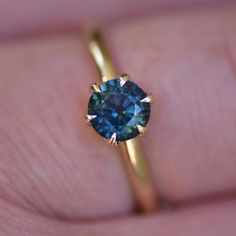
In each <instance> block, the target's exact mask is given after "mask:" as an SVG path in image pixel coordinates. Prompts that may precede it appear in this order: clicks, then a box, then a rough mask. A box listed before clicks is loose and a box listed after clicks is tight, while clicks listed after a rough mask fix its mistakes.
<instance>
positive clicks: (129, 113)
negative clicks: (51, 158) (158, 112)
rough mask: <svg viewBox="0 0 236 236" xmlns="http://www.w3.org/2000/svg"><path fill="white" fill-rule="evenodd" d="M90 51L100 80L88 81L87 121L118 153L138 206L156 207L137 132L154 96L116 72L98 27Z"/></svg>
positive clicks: (143, 209) (143, 208) (142, 208)
mask: <svg viewBox="0 0 236 236" xmlns="http://www.w3.org/2000/svg"><path fill="white" fill-rule="evenodd" d="M89 51H90V54H91V55H92V58H93V60H94V62H95V64H96V66H97V69H98V71H99V74H100V79H101V83H99V84H98V83H94V84H92V85H91V90H92V94H91V97H90V99H89V102H88V113H87V115H86V120H87V122H88V123H89V124H90V125H91V126H92V127H93V128H94V129H95V131H96V132H97V133H98V134H100V135H101V136H103V137H104V138H105V139H106V140H108V143H110V144H113V145H116V146H117V147H118V148H119V150H120V153H121V157H122V162H123V165H124V168H125V170H126V173H127V176H128V179H129V182H130V186H131V188H132V192H133V195H134V199H135V202H136V206H137V210H139V211H140V212H143V213H148V212H152V211H154V210H156V209H157V208H158V196H157V193H156V191H155V186H154V182H153V178H152V176H151V174H150V170H149V168H148V165H147V162H146V159H145V157H144V153H143V150H142V147H141V144H140V141H139V138H138V136H140V135H142V134H143V133H144V132H145V131H146V128H147V123H148V120H149V116H150V107H151V102H152V100H153V96H152V95H151V94H149V95H148V94H146V93H145V92H144V91H143V90H142V89H141V88H140V87H138V85H136V84H135V83H134V82H132V81H130V79H129V76H128V75H127V74H122V75H120V76H117V74H116V73H115V70H114V67H113V65H112V62H111V59H110V57H109V54H108V52H107V49H106V47H105V43H104V41H103V40H102V37H101V35H100V33H99V31H98V30H94V31H92V32H91V33H90V37H89Z"/></svg>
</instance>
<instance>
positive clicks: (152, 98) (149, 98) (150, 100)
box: [140, 94, 154, 103]
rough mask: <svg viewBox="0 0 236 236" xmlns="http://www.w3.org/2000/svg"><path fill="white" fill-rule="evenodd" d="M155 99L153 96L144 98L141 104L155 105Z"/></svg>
mask: <svg viewBox="0 0 236 236" xmlns="http://www.w3.org/2000/svg"><path fill="white" fill-rule="evenodd" d="M153 100H154V97H153V95H152V94H148V95H147V96H146V97H145V98H143V99H142V100H141V101H140V102H146V103H153Z"/></svg>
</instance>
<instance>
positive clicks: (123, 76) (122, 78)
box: [119, 74, 129, 87]
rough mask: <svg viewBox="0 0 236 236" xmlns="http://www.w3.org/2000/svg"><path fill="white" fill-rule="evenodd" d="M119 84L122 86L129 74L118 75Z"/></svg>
mask: <svg viewBox="0 0 236 236" xmlns="http://www.w3.org/2000/svg"><path fill="white" fill-rule="evenodd" d="M119 79H120V86H121V87H123V86H124V85H125V83H126V82H127V81H128V80H129V75H127V74H123V75H121V76H120V78H119Z"/></svg>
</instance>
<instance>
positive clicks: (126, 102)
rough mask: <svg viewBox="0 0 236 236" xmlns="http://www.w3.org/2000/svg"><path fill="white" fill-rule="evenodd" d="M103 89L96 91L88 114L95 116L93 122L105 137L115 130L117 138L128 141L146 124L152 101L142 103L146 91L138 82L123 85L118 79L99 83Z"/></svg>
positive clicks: (117, 139)
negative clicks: (139, 127)
mask: <svg viewBox="0 0 236 236" xmlns="http://www.w3.org/2000/svg"><path fill="white" fill-rule="evenodd" d="M100 89H101V92H93V93H92V95H91V97H90V100H89V103H88V114H89V115H94V116H96V117H95V118H93V119H92V120H91V121H90V123H91V125H92V127H93V128H94V129H95V130H96V131H97V132H98V133H99V134H100V135H101V136H103V137H105V138H106V139H109V138H111V136H112V135H113V134H114V133H116V141H125V140H129V139H132V138H134V137H136V136H137V135H138V134H139V130H138V128H137V125H140V126H142V127H146V126H147V123H148V120H149V116H150V103H147V102H141V100H142V99H143V98H145V97H146V96H147V94H146V93H145V92H144V91H143V90H142V89H141V88H139V87H138V86H137V85H136V84H135V83H133V82H131V81H129V80H128V81H127V82H126V83H125V84H124V85H121V83H120V80H119V79H113V80H109V81H106V82H104V83H102V84H100Z"/></svg>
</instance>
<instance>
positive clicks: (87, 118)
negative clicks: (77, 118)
mask: <svg viewBox="0 0 236 236" xmlns="http://www.w3.org/2000/svg"><path fill="white" fill-rule="evenodd" d="M96 117H97V115H86V116H85V119H86V122H87V123H89V122H90V121H91V120H92V119H94V118H96Z"/></svg>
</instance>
